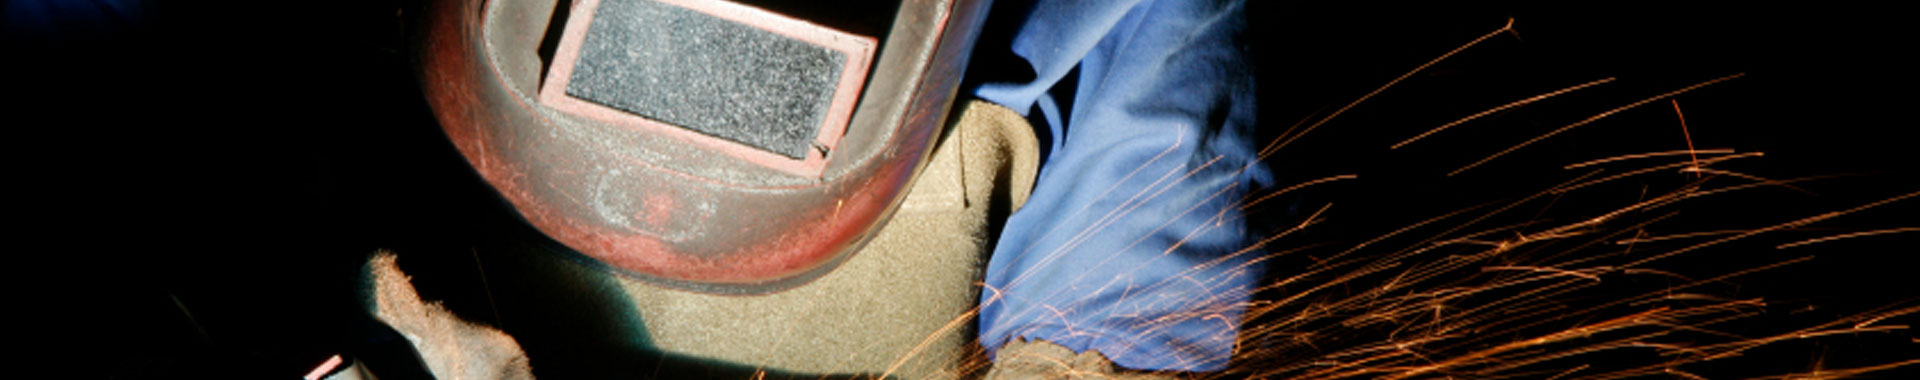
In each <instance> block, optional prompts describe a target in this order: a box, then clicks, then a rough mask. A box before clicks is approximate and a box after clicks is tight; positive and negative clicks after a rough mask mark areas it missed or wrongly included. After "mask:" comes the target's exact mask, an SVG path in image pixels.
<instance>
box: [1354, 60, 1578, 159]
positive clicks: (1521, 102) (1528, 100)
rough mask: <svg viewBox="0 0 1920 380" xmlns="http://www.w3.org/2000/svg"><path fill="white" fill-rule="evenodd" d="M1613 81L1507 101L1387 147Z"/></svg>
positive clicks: (1407, 142)
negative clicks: (1501, 104)
mask: <svg viewBox="0 0 1920 380" xmlns="http://www.w3.org/2000/svg"><path fill="white" fill-rule="evenodd" d="M1612 81H1613V78H1606V79H1601V80H1596V81H1592V82H1587V83H1582V84H1580V85H1577V86H1573V87H1567V88H1563V89H1560V90H1558V91H1554V92H1549V93H1545V94H1540V95H1534V96H1533V97H1530V98H1526V99H1520V100H1517V101H1514V102H1512V103H1507V104H1506V105H1503V106H1499V107H1494V108H1493V109H1489V110H1486V111H1480V112H1479V113H1475V114H1473V115H1468V116H1467V117H1464V118H1460V120H1454V121H1453V122H1451V123H1447V124H1445V125H1441V126H1440V127H1438V128H1434V129H1431V130H1427V131H1426V132H1425V133H1421V134H1419V135H1417V136H1413V137H1412V138H1408V139H1406V141H1401V142H1400V143H1398V144H1393V146H1389V147H1387V149H1389V150H1392V149H1400V147H1401V146H1404V145H1407V144H1411V143H1413V142H1414V141H1419V140H1420V139H1423V138H1426V137H1427V136H1428V135H1432V134H1435V133H1440V131H1444V130H1446V129H1447V128H1453V127H1454V126H1457V125H1460V124H1463V123H1466V122H1468V121H1473V119H1478V118H1481V117H1483V116H1487V115H1491V114H1494V113H1497V112H1500V111H1505V110H1508V109H1512V108H1514V107H1519V106H1524V105H1527V104H1530V103H1533V102H1538V101H1541V100H1545V99H1547V98H1551V97H1554V96H1559V95H1560V94H1565V93H1569V92H1574V91H1578V90H1580V89H1583V88H1587V87H1593V86H1596V85H1600V84H1604V83H1607V82H1612Z"/></svg>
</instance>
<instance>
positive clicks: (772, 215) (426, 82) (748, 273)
mask: <svg viewBox="0 0 1920 380" xmlns="http://www.w3.org/2000/svg"><path fill="white" fill-rule="evenodd" d="M562 1H565V0H562ZM552 4H553V3H552V2H551V1H545V2H543V1H539V0H530V1H512V0H494V1H492V2H485V1H481V0H448V1H440V2H437V3H434V4H433V5H431V8H430V12H429V14H428V15H426V18H427V23H426V24H425V25H426V28H427V30H426V31H425V33H424V35H423V38H424V39H423V40H422V41H420V42H421V47H422V49H420V53H421V56H420V63H421V65H420V68H421V73H420V75H421V77H420V78H421V81H422V85H423V87H425V89H426V93H427V97H428V100H429V102H430V103H431V104H432V105H433V109H434V113H435V115H436V116H437V117H438V119H439V120H440V123H441V127H442V129H443V130H444V131H445V132H446V134H447V136H448V138H449V139H450V140H452V142H453V143H454V145H455V146H456V147H457V148H458V149H459V151H460V152H461V153H462V154H463V155H464V156H465V157H466V159H467V161H468V163H469V164H471V165H472V166H473V168H474V169H475V170H476V171H478V172H479V174H480V175H481V176H482V177H483V178H485V179H486V181H487V182H488V183H490V184H492V185H493V187H494V188H495V189H496V190H497V191H499V193H500V194H501V195H502V197H503V198H505V199H506V200H507V201H508V202H510V203H511V204H512V205H513V206H514V207H515V208H516V210H518V211H519V213H520V215H521V216H523V217H525V219H526V221H527V222H528V223H529V224H531V225H532V226H533V227H534V228H536V229H538V230H540V231H541V232H543V233H544V234H546V235H547V236H548V237H551V238H553V239H554V240H556V241H558V242H560V243H562V244H564V245H566V246H567V247H569V248H572V249H573V250H575V251H578V252H579V253H581V254H583V255H585V256H588V257H591V258H593V259H595V260H598V261H599V262H602V263H605V264H607V265H608V266H609V267H611V268H614V269H617V270H618V271H619V272H622V273H626V274H628V275H631V276H633V277H636V278H640V279H644V280H648V281H652V282H655V283H659V284H662V285H666V286H675V287H681V288H685V289H690V290H695V291H705V292H715V293H730V294H740V293H763V292H770V291H777V290H780V289H785V288H788V287H791V286H795V285H798V284H802V283H805V282H806V281H808V280H811V279H812V278H815V277H817V276H819V275H821V274H824V273H826V272H827V271H830V270H831V269H832V268H834V267H835V266H837V265H838V264H839V263H840V262H842V261H844V260H845V259H846V258H847V257H848V256H849V255H851V254H852V253H853V252H855V251H857V249H858V248H859V246H860V245H861V244H863V243H864V242H865V240H866V239H867V238H868V237H870V235H871V234H872V233H873V232H874V231H876V230H877V228H879V226H880V225H881V224H882V223H883V222H884V221H885V220H886V219H887V218H888V216H889V215H890V214H891V212H892V210H893V209H894V207H895V206H897V204H898V203H899V200H900V199H901V198H902V197H903V196H904V195H905V189H906V186H907V185H908V184H909V183H910V182H911V180H912V178H913V176H914V174H915V173H916V172H917V170H918V168H919V167H920V165H922V163H923V161H924V160H925V158H926V157H927V154H928V150H929V147H930V146H931V144H932V143H933V141H934V139H935V138H936V137H937V135H938V134H937V133H936V132H937V131H938V130H939V129H940V128H941V127H943V126H944V122H945V120H946V114H947V110H948V108H949V106H950V105H951V101H952V97H953V95H954V91H955V88H956V87H957V85H958V83H959V79H960V75H959V74H960V73H961V72H962V70H963V68H964V65H965V62H966V58H967V56H968V54H967V52H968V49H969V48H970V47H971V45H972V42H973V38H974V36H975V34H976V33H975V31H976V30H977V29H978V26H979V22H980V21H981V19H982V18H983V17H984V16H985V10H986V9H985V4H984V3H983V2H973V1H957V0H907V1H905V3H904V4H903V5H902V6H901V7H900V11H899V14H898V15H897V17H898V18H897V20H894V21H893V23H892V25H893V28H894V29H893V32H891V33H890V34H889V36H888V38H887V39H886V42H885V47H884V49H883V50H882V51H881V54H880V55H879V56H878V57H877V59H876V60H875V64H874V65H873V68H872V75H871V76H870V77H868V78H867V84H866V86H865V90H864V93H863V94H862V95H861V98H860V100H859V102H858V105H857V106H855V107H854V108H853V110H852V114H851V116H850V117H849V119H848V121H847V122H846V123H845V128H846V134H845V137H841V138H840V139H839V140H838V141H835V143H836V144H837V146H836V148H835V149H834V150H833V151H832V152H831V153H830V154H831V155H832V156H833V157H831V160H823V161H822V162H821V167H820V168H819V169H820V170H819V172H818V175H813V176H810V175H804V174H796V172H794V171H791V170H785V169H780V168H769V167H768V166H766V165H763V164H761V163H756V162H753V160H750V159H745V158H743V157H741V156H740V155H739V154H737V152H731V153H730V152H726V151H725V150H724V149H714V148H713V147H712V146H702V145H690V144H685V143H684V140H681V139H677V138H674V137H672V136H670V135H667V134H658V133H649V132H648V131H644V130H635V129H633V128H630V127H623V126H621V125H620V124H618V123H609V122H607V121H606V120H602V119H598V118H595V117H591V116H588V115H581V114H577V113H574V112H569V111H568V110H567V109H564V108H556V107H552V106H549V105H546V104H545V103H542V102H540V101H538V100H537V99H538V98H537V97H536V95H535V89H537V88H538V86H536V85H535V84H537V83H539V82H540V81H539V79H540V76H541V73H542V70H541V69H542V68H543V66H544V63H543V62H541V61H540V60H539V59H538V56H537V54H536V50H537V49H538V46H539V44H540V41H541V35H542V33H541V31H543V30H546V25H544V22H548V19H549V18H548V17H545V16H543V15H545V14H547V13H543V11H545V10H550V9H553V5H552ZM556 61H558V60H556ZM556 71H557V70H556ZM546 75H548V76H552V75H556V73H554V72H548V73H546ZM836 135H837V134H836ZM761 153H764V152H761ZM782 158H783V159H784V157H782Z"/></svg>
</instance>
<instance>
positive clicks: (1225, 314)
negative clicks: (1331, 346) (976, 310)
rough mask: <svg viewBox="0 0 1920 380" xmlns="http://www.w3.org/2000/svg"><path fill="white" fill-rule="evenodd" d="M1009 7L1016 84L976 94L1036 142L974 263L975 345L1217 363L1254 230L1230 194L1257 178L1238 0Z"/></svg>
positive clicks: (1237, 315) (1191, 365)
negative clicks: (1020, 69) (1013, 205)
mask: <svg viewBox="0 0 1920 380" xmlns="http://www.w3.org/2000/svg"><path fill="white" fill-rule="evenodd" d="M1003 5H1005V4H1003ZM1025 16H1026V17H1027V18H1026V19H1025V20H1024V22H1023V23H1020V24H1016V25H1019V29H1018V30H1017V32H1015V34H1013V37H1012V44H1011V49H1012V52H1013V54H1014V55H1015V56H1018V57H1019V58H1021V59H1022V60H1024V61H1025V63H1027V64H1031V65H1032V69H1033V70H1032V73H1033V74H1034V75H1033V78H1032V80H1031V81H1028V82H1019V83H1009V82H991V81H990V82H987V83H986V84H984V85H982V86H980V87H979V88H977V89H976V90H975V95H977V96H979V97H980V98H982V99H985V100H988V101H991V102H994V103H998V104H1001V105H1005V106H1007V107H1008V108H1012V109H1014V110H1016V111H1020V112H1022V114H1023V115H1026V116H1027V117H1028V119H1029V120H1031V121H1033V122H1034V124H1035V125H1036V127H1037V128H1044V130H1042V131H1037V132H1040V133H1041V134H1042V135H1046V136H1051V143H1050V146H1049V147H1047V148H1048V153H1047V158H1046V161H1045V162H1044V163H1043V166H1042V167H1041V171H1040V174H1039V179H1038V182H1037V183H1036V185H1035V188H1034V191H1033V195H1032V197H1031V198H1029V200H1028V201H1027V203H1026V205H1025V206H1023V207H1022V208H1021V209H1020V210H1019V211H1018V212H1016V213H1014V214H1013V215H1012V216H1011V217H1010V218H1009V219H1008V220H1007V222H1006V224H1005V227H1004V229H1003V231H1001V234H1000V238H999V239H1000V240H999V242H998V243H997V244H996V246H995V247H994V250H993V255H992V257H991V258H990V259H989V262H988V265H987V274H986V289H985V290H983V291H982V292H981V309H980V320H979V323H980V340H981V342H982V344H984V345H985V346H986V347H987V348H988V350H989V352H995V351H997V350H998V348H999V347H1000V346H1001V345H1004V344H1005V343H1006V342H1007V341H1008V340H1010V339H1014V338H1016V337H1022V338H1026V339H1043V340H1046V341H1049V342H1053V343H1055V344H1060V345H1063V346H1066V347H1068V348H1071V349H1074V350H1076V351H1084V350H1088V349H1097V350H1100V352H1101V353H1103V354H1105V355H1106V356H1107V357H1108V358H1109V359H1110V360H1112V361H1113V362H1114V363H1115V364H1117V365H1120V366H1122V367H1127V368H1133V369H1141V370H1181V371H1212V370H1220V369H1223V368H1225V366H1226V365H1227V362H1228V361H1229V357H1231V356H1232V353H1233V352H1232V351H1233V347H1234V341H1235V339H1236V334H1237V332H1238V329H1239V323H1240V319H1241V315H1242V314H1243V311H1244V310H1245V305H1246V303H1247V301H1248V298H1249V296H1250V294H1249V293H1250V292H1251V290H1252V289H1253V288H1254V284H1255V282H1256V281H1257V280H1258V278H1259V277H1260V274H1261V270H1262V269H1263V268H1261V266H1260V265H1259V264H1258V262H1257V261H1255V260H1253V259H1254V258H1257V257H1259V256H1260V255H1261V254H1262V253H1261V252H1255V251H1245V250H1243V248H1246V247H1247V246H1248V245H1249V244H1250V243H1251V242H1252V241H1253V240H1254V238H1255V237H1253V236H1250V235H1249V234H1248V232H1247V227H1246V224H1245V223H1244V220H1243V219H1242V218H1241V215H1240V213H1239V207H1238V205H1239V204H1240V202H1241V200H1242V199H1243V198H1244V197H1245V196H1246V195H1247V194H1248V193H1249V192H1250V191H1251V189H1253V188H1255V187H1256V186H1264V185H1267V184H1269V183H1270V182H1271V181H1272V180H1271V174H1270V173H1268V171H1267V168H1266V167H1265V166H1264V165H1262V164H1261V163H1260V162H1259V158H1258V157H1257V152H1256V150H1255V146H1256V144H1255V143H1254V142H1253V141H1251V140H1252V138H1253V137H1252V136H1253V130H1252V128H1254V126H1255V121H1254V118H1255V103H1254V81H1253V69H1252V67H1251V65H1250V64H1249V62H1247V57H1246V56H1247V54H1246V52H1245V48H1244V41H1243V40H1242V31H1243V30H1244V29H1245V28H1246V23H1247V20H1246V17H1245V3H1244V2H1243V1H1238V0H1232V1H1207V0H1157V1H1156V0H1137V1H1069V0H1058V1H1052V0H1041V1H1039V2H1037V3H1035V4H1032V9H1031V11H1030V12H1029V13H1027V14H1025ZM1005 48H1006V47H1001V46H988V45H982V46H980V47H979V49H1005ZM1076 70H1077V74H1076Z"/></svg>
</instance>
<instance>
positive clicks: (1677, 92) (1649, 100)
mask: <svg viewBox="0 0 1920 380" xmlns="http://www.w3.org/2000/svg"><path fill="white" fill-rule="evenodd" d="M1746 75H1747V74H1745V73H1741V74H1733V75H1728V76H1724V77H1720V78H1716V79H1714V80H1709V81H1706V82H1701V83H1699V84H1695V85H1692V86H1687V87H1682V88H1680V89H1678V90H1673V91H1671V92H1667V93H1665V94H1660V95H1655V96H1654V97H1651V98H1646V99H1642V100H1640V101H1637V102H1633V103H1628V104H1627V105H1624V106H1620V107H1616V108H1614V109H1610V110H1607V111H1606V112H1601V113H1599V114H1595V115H1593V116H1589V117H1587V118H1586V119H1585V120H1581V121H1578V122H1574V123H1573V124H1568V125H1567V126H1565V127H1560V129H1556V130H1553V132H1547V134H1544V135H1540V136H1539V137H1534V138H1533V139H1530V140H1527V141H1526V142H1522V143H1520V144H1519V145H1514V146H1513V147H1511V148H1507V149H1506V150H1502V151H1500V152H1499V153H1494V154H1493V155H1492V156H1487V158H1483V159H1480V161H1475V162H1474V163H1472V164H1468V165H1467V166H1465V167H1462V168H1460V169H1456V170H1454V171H1453V172H1450V173H1447V176H1449V177H1451V176H1454V175H1457V174H1460V172H1464V171H1467V169H1473V168H1474V167H1478V166H1480V165H1481V164H1485V163H1487V161H1493V159H1495V158H1500V156H1505V155H1507V153H1513V151H1516V150H1520V148H1524V147H1526V146H1528V145H1533V143H1537V142H1540V140H1546V139H1547V138H1548V137H1553V136H1554V135H1558V134H1560V133H1561V132H1566V131H1567V130H1570V129H1573V128H1574V127H1579V126H1582V125H1587V124H1589V123H1592V122H1595V121H1599V120H1600V119H1605V118H1607V117H1608V116H1613V115H1614V114H1617V113H1620V112H1622V111H1626V110H1630V109H1634V108H1636V107H1640V106H1642V105H1646V104H1647V103H1652V102H1656V101H1659V100H1661V99H1666V98H1671V97H1673V96H1676V95H1680V94H1684V93H1687V92H1689V91H1693V90H1698V89H1700V88H1701V87H1706V86H1711V85H1714V84H1718V83H1720V82H1725V81H1729V80H1733V79H1735V78H1739V77H1743V76H1746Z"/></svg>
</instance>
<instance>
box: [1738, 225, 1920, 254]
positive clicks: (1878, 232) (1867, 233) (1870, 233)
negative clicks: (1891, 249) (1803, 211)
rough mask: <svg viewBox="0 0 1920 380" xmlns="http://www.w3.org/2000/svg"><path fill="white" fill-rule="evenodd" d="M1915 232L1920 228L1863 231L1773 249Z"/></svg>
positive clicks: (1778, 247) (1793, 243)
mask: <svg viewBox="0 0 1920 380" xmlns="http://www.w3.org/2000/svg"><path fill="white" fill-rule="evenodd" d="M1914 231H1920V227H1904V228H1888V229H1884V230H1873V231H1861V232H1854V233H1848V234H1840V235H1833V236H1827V237H1822V238H1817V239H1808V240H1801V241H1797V242H1792V243H1787V244H1781V245H1778V246H1774V247H1773V248H1774V249H1787V248H1793V247H1798V246H1803V245H1808V244H1814V243H1820V242H1827V241H1833V240H1840V239H1847V238H1856V237H1862V236H1873V235H1885V234H1892V233H1901V232H1914Z"/></svg>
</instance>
